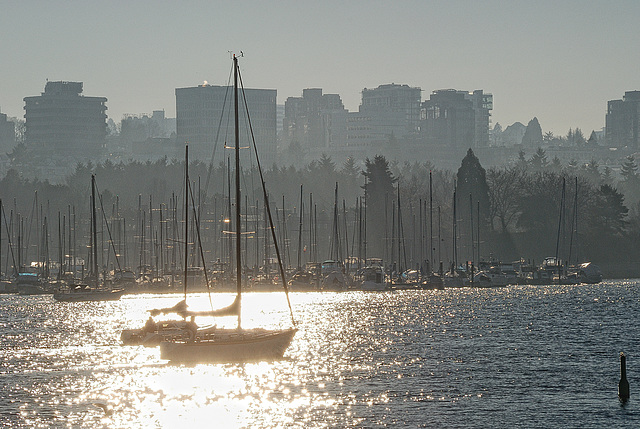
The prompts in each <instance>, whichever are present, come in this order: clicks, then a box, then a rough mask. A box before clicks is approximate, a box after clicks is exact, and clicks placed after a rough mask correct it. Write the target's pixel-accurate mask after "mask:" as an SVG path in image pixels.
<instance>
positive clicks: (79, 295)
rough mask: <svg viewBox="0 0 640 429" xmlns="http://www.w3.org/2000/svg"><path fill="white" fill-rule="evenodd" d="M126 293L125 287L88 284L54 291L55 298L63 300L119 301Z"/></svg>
mask: <svg viewBox="0 0 640 429" xmlns="http://www.w3.org/2000/svg"><path fill="white" fill-rule="evenodd" d="M124 293H125V290H124V289H103V288H92V287H89V286H88V285H86V284H79V285H71V286H69V287H68V288H66V289H61V290H58V291H57V292H54V293H53V298H54V299H55V300H56V301H61V302H83V301H117V300H119V299H120V298H121V297H122V295H124Z"/></svg>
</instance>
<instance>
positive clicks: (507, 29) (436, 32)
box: [0, 0, 640, 135]
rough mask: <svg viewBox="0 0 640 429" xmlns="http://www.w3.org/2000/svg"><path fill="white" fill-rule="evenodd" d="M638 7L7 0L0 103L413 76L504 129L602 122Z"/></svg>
mask: <svg viewBox="0 0 640 429" xmlns="http://www.w3.org/2000/svg"><path fill="white" fill-rule="evenodd" d="M639 18H640V1H638V0H616V1H588V0H580V1H560V0H555V1H540V0H536V1H533V0H531V1H526V2H525V1H514V0H510V1H452V0H447V1H425V0H423V1H384V2H383V1H344V0H342V1H332V0H329V1H328V0H322V1H317V0H316V1H300V0H298V1H278V2H276V1H242V0H234V1H212V0H208V1H147V0H135V1H131V0H128V1H114V0H102V1H90V0H83V1H57V0H48V1H45V0H43V1H30V0H26V1H10V0H0V35H1V39H0V40H1V41H0V70H1V71H2V73H1V77H2V78H1V79H0V112H2V113H6V114H8V115H9V116H18V117H22V116H23V114H24V111H23V106H24V102H23V98H24V97H26V96H33V95H39V94H40V93H41V92H42V91H44V85H45V82H46V79H49V80H68V81H82V82H84V95H88V96H103V97H107V98H108V102H107V106H108V111H107V113H108V115H109V117H111V118H113V119H114V120H115V121H116V122H118V121H119V120H120V119H121V117H122V114H124V113H151V111H153V110H160V109H165V111H166V113H167V116H168V117H175V92H174V90H175V88H177V87H186V86H195V85H198V84H201V83H202V82H203V81H205V80H206V81H208V82H209V83H211V84H226V82H227V77H228V74H229V70H230V66H231V64H230V60H229V54H228V51H230V50H231V51H236V52H238V51H240V50H242V51H243V52H244V54H245V57H244V58H243V59H242V61H241V68H242V70H243V78H244V82H245V86H247V87H254V88H275V89H277V90H278V103H284V101H285V100H286V98H287V97H289V96H300V95H301V94H302V90H303V89H304V88H311V87H316V88H317V87H319V88H323V90H324V92H325V93H338V94H340V96H341V97H342V99H343V101H344V103H345V106H346V107H347V108H348V109H349V110H351V111H356V110H357V109H358V105H359V104H360V93H361V91H362V89H363V88H372V87H376V86H378V85H380V84H384V83H392V82H393V83H403V84H404V83H406V84H408V85H410V86H417V87H420V88H422V91H423V94H422V97H423V99H427V98H428V97H429V94H430V93H431V91H433V90H436V89H443V88H455V89H460V90H474V89H483V90H484V91H485V92H490V93H492V94H493V97H494V110H493V122H494V123H495V122H500V123H501V124H502V125H503V127H504V126H506V125H509V124H511V123H513V122H516V121H520V122H523V123H524V124H526V123H527V122H528V121H529V120H530V119H531V118H533V117H534V116H537V117H538V119H539V121H540V124H541V126H542V128H543V131H545V132H546V131H553V132H554V133H555V134H566V132H567V131H568V129H569V127H571V128H575V127H579V128H581V129H582V130H583V131H584V132H585V134H587V135H588V133H590V132H591V130H592V129H600V128H602V127H603V126H604V116H605V112H606V102H607V100H611V99H617V98H621V97H622V96H623V94H624V91H629V90H640V55H639V52H640V49H639V48H640V25H639V24H638V22H639Z"/></svg>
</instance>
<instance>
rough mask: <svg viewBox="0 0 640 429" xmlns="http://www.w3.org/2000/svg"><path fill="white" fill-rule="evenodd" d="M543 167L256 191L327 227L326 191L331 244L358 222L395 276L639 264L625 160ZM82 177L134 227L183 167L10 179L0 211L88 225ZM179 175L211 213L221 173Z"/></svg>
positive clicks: (222, 187) (0, 190)
mask: <svg viewBox="0 0 640 429" xmlns="http://www.w3.org/2000/svg"><path fill="white" fill-rule="evenodd" d="M545 159H546V156H545V154H544V151H541V150H539V151H538V152H537V153H536V154H534V155H533V156H532V157H530V158H526V157H524V156H522V157H521V159H520V160H519V162H517V163H516V164H515V165H512V166H508V167H500V168H497V167H495V168H490V169H488V170H485V169H484V168H483V167H482V165H481V164H480V162H479V160H478V158H477V157H476V156H475V154H474V153H473V151H471V150H469V151H468V153H467V155H466V156H465V157H464V159H463V160H462V162H461V166H460V168H459V169H458V171H457V172H452V171H448V170H442V169H438V168H437V167H436V166H434V165H433V164H431V163H429V162H426V163H413V164H409V163H405V164H398V163H394V162H389V161H387V160H386V159H385V158H384V157H383V156H376V157H374V158H373V159H367V160H365V162H364V165H363V166H362V167H360V166H359V165H358V164H357V163H356V162H355V160H353V159H351V158H349V159H347V160H345V161H344V162H343V163H342V164H341V165H338V164H336V163H335V162H334V161H333V160H331V158H329V157H327V156H323V157H321V158H320V159H319V160H317V161H314V162H311V163H310V164H308V165H306V166H305V167H304V168H300V169H297V168H294V167H288V168H279V167H276V166H273V167H272V168H270V169H269V170H268V171H266V172H265V180H266V182H267V186H268V188H269V191H270V199H271V204H273V205H276V206H278V208H280V209H282V208H283V207H284V208H285V209H287V210H286V212H287V213H289V215H290V216H292V217H293V216H295V213H297V212H298V210H300V207H299V205H300V185H302V187H303V190H304V195H305V197H304V203H303V204H304V205H305V209H304V211H305V213H309V210H310V208H309V204H311V203H310V201H311V198H310V197H312V201H313V204H314V205H315V206H316V210H317V211H318V212H319V213H320V215H319V216H320V217H321V218H326V219H329V220H328V221H327V222H330V219H331V213H333V209H334V189H335V185H336V183H337V184H338V185H339V199H340V202H339V204H340V207H345V208H346V209H347V210H346V212H345V213H344V214H342V215H341V216H344V219H343V220H342V221H341V225H343V226H344V228H345V229H346V231H345V233H344V234H343V235H342V237H343V238H344V239H347V240H351V241H352V242H353V240H354V239H355V237H356V236H357V235H356V234H361V233H360V232H356V230H358V231H359V230H360V227H357V226H356V219H358V217H359V216H360V217H364V218H366V225H367V227H366V231H367V232H366V241H367V256H370V257H371V256H378V257H386V258H389V257H390V255H391V253H390V252H389V251H388V249H389V247H390V246H391V245H392V240H393V239H394V237H395V239H396V240H400V239H401V238H402V240H403V241H402V245H403V246H406V247H407V254H408V255H409V256H407V259H408V261H407V264H412V265H416V264H422V263H424V260H425V259H427V258H433V260H431V261H430V262H431V263H432V264H437V263H438V262H440V261H442V262H443V263H444V264H445V265H447V264H449V263H450V262H452V260H453V257H454V250H457V253H458V262H462V261H464V260H477V259H478V258H481V259H485V260H487V259H489V258H495V259H501V260H513V259H519V258H521V257H524V258H527V259H535V260H538V261H539V260H540V259H541V258H543V257H545V256H553V255H554V254H555V253H556V252H558V253H559V256H560V257H561V258H563V259H571V260H572V262H574V261H573V260H592V261H594V262H599V263H600V264H601V265H603V266H604V267H605V271H607V268H606V267H614V265H615V264H619V265H620V267H622V268H624V265H625V262H628V263H630V262H633V261H638V260H640V251H639V250H638V249H636V248H635V246H633V244H632V243H634V240H637V239H638V238H640V210H639V209H640V207H639V205H638V200H639V199H640V195H638V194H637V193H638V191H639V189H640V186H638V185H640V175H639V174H638V166H637V163H636V162H635V159H634V158H633V157H629V158H627V159H626V160H625V162H624V163H623V165H622V178H621V180H619V181H616V180H614V179H613V178H612V176H611V172H610V171H609V170H608V169H604V170H603V169H601V168H600V167H599V166H598V165H597V163H595V162H592V163H590V164H588V165H586V166H577V165H572V164H571V163H570V164H569V165H564V166H563V165H561V164H559V163H558V162H545ZM91 174H95V175H96V178H97V183H98V187H99V190H100V193H101V195H102V202H103V205H104V207H105V209H107V210H110V212H114V211H115V210H117V211H118V215H119V216H122V217H126V218H128V219H135V218H136V214H137V212H138V211H139V206H140V205H141V204H142V205H153V206H154V207H155V206H156V205H159V204H161V203H166V202H168V201H169V200H171V199H172V198H175V197H180V195H181V193H182V189H183V188H184V186H183V180H184V162H181V161H175V160H168V159H162V160H159V161H156V162H147V163H139V162H132V163H127V164H125V163H120V164H114V163H112V162H110V161H106V162H104V163H100V164H80V165H78V166H77V167H76V170H75V172H74V173H73V174H72V175H70V176H69V177H68V179H67V183H66V185H55V186H54V185H51V184H49V183H48V182H46V181H44V182H43V181H29V180H26V179H23V178H21V177H20V176H19V175H18V174H17V173H16V172H15V171H13V170H12V171H10V172H9V173H8V174H7V175H6V176H5V177H4V178H3V179H2V180H0V198H2V200H3V202H4V203H3V204H4V207H5V211H8V210H13V211H16V212H21V213H23V214H28V212H30V211H33V210H34V204H35V203H34V195H35V194H36V193H37V200H38V204H40V205H41V207H40V208H39V210H40V211H42V212H43V213H49V214H50V218H53V217H54V215H55V213H56V212H62V213H66V212H68V210H69V207H70V206H73V207H74V208H75V210H76V212H77V214H78V216H88V209H89V194H90V176H91ZM190 175H191V177H192V178H193V179H194V189H199V190H200V192H199V195H200V197H199V198H201V200H202V203H203V205H206V204H207V201H209V204H210V205H209V206H210V207H211V203H210V202H211V201H212V200H214V199H216V200H217V201H218V204H219V203H220V202H221V201H224V200H225V198H226V195H228V191H227V190H228V187H229V183H228V180H229V179H228V177H229V174H228V170H227V166H226V165H224V164H220V165H217V166H211V165H207V164H204V163H202V162H200V161H195V162H193V163H191V165H190ZM242 177H243V186H244V187H245V191H244V193H243V195H245V197H246V198H247V199H248V201H249V202H253V201H257V200H259V199H260V192H259V188H258V186H255V185H256V182H257V181H258V174H257V172H256V171H255V169H247V170H245V171H243V175H242ZM398 191H399V194H398ZM454 195H455V198H454ZM307 201H309V203H308V202H307ZM361 206H362V207H366V210H363V211H366V214H363V213H357V212H356V210H357V209H358V207H361ZM454 206H455V207H454ZM399 207H400V208H401V209H402V210H401V211H399V210H398V208H399ZM454 208H455V211H456V216H455V219H454V216H453V212H454ZM291 225H292V226H291V228H292V230H291V231H289V233H288V236H289V237H293V236H296V235H295V231H294V230H295V228H297V226H294V225H297V222H295V221H293V222H291ZM399 225H402V229H400V228H398V226H399ZM303 228H308V227H305V226H303ZM133 229H135V228H134V226H132V227H131V230H133ZM454 230H456V235H455V237H454ZM306 236H307V235H306V234H305V237H306ZM401 236H402V237H401ZM358 237H359V236H358ZM362 238H363V239H364V237H362ZM319 239H326V240H328V239H329V238H326V237H320V238H319ZM398 242H399V241H396V243H398ZM454 243H455V246H456V248H455V249H454ZM303 244H304V245H306V244H308V243H303ZM296 245H297V244H295V243H293V244H292V246H296ZM352 248H353V247H352ZM294 251H295V250H294ZM325 256H328V255H322V254H320V255H319V257H320V258H323V257H325ZM615 268H616V269H617V268H618V267H617V265H615ZM608 272H611V270H609V271H608Z"/></svg>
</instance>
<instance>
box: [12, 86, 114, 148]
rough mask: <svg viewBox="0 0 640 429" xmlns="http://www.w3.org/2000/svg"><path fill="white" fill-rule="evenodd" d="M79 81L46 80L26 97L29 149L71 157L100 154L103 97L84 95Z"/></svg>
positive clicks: (103, 130)
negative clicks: (41, 89) (39, 91)
mask: <svg viewBox="0 0 640 429" xmlns="http://www.w3.org/2000/svg"><path fill="white" fill-rule="evenodd" d="M81 94H82V82H63V81H58V82H47V83H46V85H45V87H44V92H43V93H42V94H41V95H39V96H34V97H26V98H25V99H24V102H25V106H24V110H25V115H24V117H25V141H26V144H27V148H28V149H30V150H39V151H43V152H44V153H51V154H55V155H56V156H60V157H65V158H66V157H69V158H74V159H90V158H95V157H97V156H99V155H100V153H101V150H102V148H103V147H104V144H105V138H106V135H107V115H106V110H107V106H106V104H105V103H106V102H107V99H106V98H105V97H86V96H83V95H81Z"/></svg>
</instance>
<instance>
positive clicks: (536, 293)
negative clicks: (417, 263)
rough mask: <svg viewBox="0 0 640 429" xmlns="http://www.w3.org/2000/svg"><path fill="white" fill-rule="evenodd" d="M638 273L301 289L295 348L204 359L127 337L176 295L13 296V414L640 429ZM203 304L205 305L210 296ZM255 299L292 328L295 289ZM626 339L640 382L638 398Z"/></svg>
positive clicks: (239, 422)
mask: <svg viewBox="0 0 640 429" xmlns="http://www.w3.org/2000/svg"><path fill="white" fill-rule="evenodd" d="M639 287H640V283H639V282H638V281H635V280H633V281H609V282H604V283H602V284H600V285H591V286H548V287H546V286H514V287H508V288H501V289H447V290H445V291H418V292H416V291H405V292H384V293H365V292H347V293H294V294H292V296H291V298H292V303H293V308H294V312H295V316H296V319H297V322H298V326H299V328H300V331H299V332H298V333H297V334H296V336H295V338H294V340H293V343H292V344H291V347H290V348H289V349H288V351H287V353H286V354H285V357H286V358H285V359H284V360H282V361H278V362H270V363H252V364H215V365H196V366H172V365H168V364H167V363H166V362H165V361H162V360H160V358H159V350H158V349H156V348H143V347H123V346H121V345H120V340H119V336H120V331H121V329H123V328H127V327H138V326H141V325H142V324H143V323H144V321H145V320H146V317H147V313H146V310H147V309H149V308H153V307H158V306H167V305H173V304H175V303H176V302H177V301H178V300H179V299H180V297H179V296H177V295H172V296H166V295H164V296H160V295H132V296H125V297H123V298H122V300H121V301H118V302H101V303H56V302H54V300H53V298H52V297H51V296H32V297H19V296H15V295H0V333H1V334H2V335H1V336H0V345H1V347H0V423H1V424H3V425H4V426H6V427H67V426H68V427H109V428H111V427H135V428H139V427H144V428H153V427H162V428H172V427H181V428H186V427H189V428H198V427H252V428H254V427H260V428H263V427H264V428H269V427H296V426H297V427H385V426H388V427H403V426H404V427H449V428H474V427H476V428H485V427H576V428H578V427H580V428H584V427H594V428H601V427H633V428H637V427H640V407H639V405H638V404H639V403H640V376H639V375H640V292H639ZM214 299H215V300H217V301H218V302H219V303H220V306H222V305H224V304H226V303H229V302H231V300H232V297H231V296H230V295H226V294H218V295H214ZM189 302H190V305H191V306H192V307H202V308H206V306H207V305H208V298H207V296H206V295H193V296H190V297H189ZM243 309H244V316H243V325H244V326H245V327H252V326H258V325H261V326H267V327H275V326H289V325H288V324H289V323H290V322H289V320H290V319H289V314H288V309H287V307H286V302H285V299H284V295H283V294H278V293H274V294H272V293H250V294H246V295H245V299H244V301H243ZM230 322H231V323H232V322H233V320H231V321H230ZM620 351H624V352H625V353H626V354H627V356H628V364H627V365H628V372H629V374H628V375H629V377H628V378H629V383H630V385H631V400H630V402H629V403H628V404H627V405H626V406H624V407H622V406H621V405H620V404H619V402H618V399H617V385H618V380H619V360H618V359H619V358H618V354H619V352H620ZM95 404H98V405H95ZM105 410H106V411H105Z"/></svg>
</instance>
